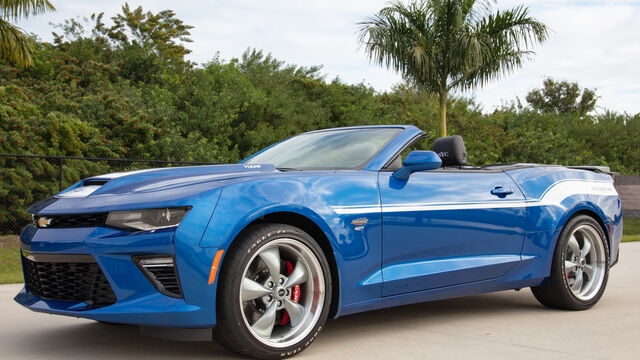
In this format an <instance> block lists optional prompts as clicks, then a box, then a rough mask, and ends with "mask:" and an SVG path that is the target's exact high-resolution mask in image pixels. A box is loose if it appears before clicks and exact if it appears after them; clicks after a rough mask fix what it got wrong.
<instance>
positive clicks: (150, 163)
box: [0, 154, 214, 235]
mask: <svg viewBox="0 0 640 360" xmlns="http://www.w3.org/2000/svg"><path fill="white" fill-rule="evenodd" d="M212 164H214V163H206V162H192V161H166V160H138V159H109V158H86V157H74V156H43V155H20V154H0V235H10V234H19V233H20V231H21V230H22V228H24V226H25V225H26V224H28V223H29V222H30V221H31V216H30V215H29V214H27V212H26V209H27V208H28V207H29V205H31V204H32V203H34V202H36V201H39V200H42V199H45V198H47V197H49V196H52V195H54V194H56V193H58V192H59V191H61V190H62V189H65V188H66V187H68V186H70V185H72V184H74V183H76V182H78V181H80V180H81V179H84V178H88V177H91V176H96V175H100V174H106V173H112V172H121V171H130V170H138V169H148V168H155V167H171V166H188V165H212Z"/></svg>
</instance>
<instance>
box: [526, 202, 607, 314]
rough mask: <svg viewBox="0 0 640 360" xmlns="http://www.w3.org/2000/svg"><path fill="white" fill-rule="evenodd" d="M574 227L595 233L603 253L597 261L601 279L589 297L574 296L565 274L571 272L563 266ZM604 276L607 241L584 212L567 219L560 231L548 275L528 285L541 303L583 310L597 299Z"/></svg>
mask: <svg viewBox="0 0 640 360" xmlns="http://www.w3.org/2000/svg"><path fill="white" fill-rule="evenodd" d="M578 229H587V230H589V231H592V230H593V231H592V233H593V234H597V235H598V236H597V237H595V238H596V239H597V240H598V241H599V242H600V244H601V245H602V248H601V249H602V250H603V252H604V259H602V262H601V263H602V265H603V267H602V266H601V271H603V273H599V275H598V277H597V279H601V281H598V282H595V284H594V285H593V286H594V287H593V288H592V290H591V291H590V294H589V296H588V297H585V298H580V297H578V295H576V294H575V293H574V291H573V290H572V289H571V285H570V279H569V274H570V273H571V272H570V271H569V272H567V271H566V269H565V264H566V263H567V262H566V260H567V257H569V258H571V257H572V256H573V255H572V253H571V250H569V249H568V246H569V241H570V239H571V236H572V235H573V234H574V233H575V232H576V231H579V230H578ZM596 245H597V244H596ZM594 251H597V250H594ZM583 265H584V262H583ZM595 278H596V277H595V276H594V279H595ZM608 278H609V246H608V244H607V240H606V237H605V234H604V232H603V231H602V227H601V226H600V224H599V223H598V222H597V221H595V220H594V219H593V218H592V217H590V216H588V215H577V216H575V217H573V218H571V219H570V220H569V221H568V222H567V224H566V225H565V227H564V228H563V229H562V232H561V233H560V237H559V238H558V243H557V245H556V248H555V252H554V255H553V262H552V265H551V274H550V276H549V278H548V279H547V280H546V281H545V282H544V283H543V284H542V285H540V286H534V287H531V291H532V292H533V295H534V296H535V297H536V299H537V300H538V301H539V302H540V303H541V304H542V305H544V306H547V307H550V308H553V309H563V310H586V309H589V308H591V307H592V306H594V305H595V304H596V303H597V302H598V300H600V298H601V297H602V294H603V293H604V290H605V288H606V286H607V280H608ZM571 280H573V279H571ZM589 281H591V280H589ZM581 284H582V283H581ZM597 284H600V286H599V288H596V287H595V286H596V285H597ZM578 287H580V286H578Z"/></svg>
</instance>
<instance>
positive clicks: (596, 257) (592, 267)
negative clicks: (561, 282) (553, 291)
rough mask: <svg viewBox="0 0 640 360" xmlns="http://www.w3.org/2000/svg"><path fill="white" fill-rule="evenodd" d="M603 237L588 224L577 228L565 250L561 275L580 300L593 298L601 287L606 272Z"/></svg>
mask: <svg viewBox="0 0 640 360" xmlns="http://www.w3.org/2000/svg"><path fill="white" fill-rule="evenodd" d="M603 241H604V239H602V237H601V236H600V234H599V232H598V231H597V230H596V229H595V228H594V227H593V226H591V225H586V224H585V225H580V226H578V227H576V228H575V229H574V230H573V232H572V233H571V236H570V237H569V241H568V242H567V247H566V249H565V258H564V278H565V279H566V281H567V285H568V286H569V288H570V289H571V292H572V293H573V295H574V296H575V297H577V298H578V299H580V300H583V301H586V300H590V299H592V298H593V297H594V296H595V295H596V294H597V293H598V291H599V290H600V287H601V286H602V284H603V282H604V278H605V274H606V259H605V249H604V245H603Z"/></svg>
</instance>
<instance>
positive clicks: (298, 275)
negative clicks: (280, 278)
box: [283, 260, 307, 289]
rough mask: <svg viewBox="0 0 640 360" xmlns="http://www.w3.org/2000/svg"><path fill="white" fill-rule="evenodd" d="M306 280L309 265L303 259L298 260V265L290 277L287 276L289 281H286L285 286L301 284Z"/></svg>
mask: <svg viewBox="0 0 640 360" xmlns="http://www.w3.org/2000/svg"><path fill="white" fill-rule="evenodd" d="M305 281H307V267H306V266H305V265H304V263H303V262H302V261H300V260H298V262H297V263H296V267H295V268H294V269H293V271H292V272H291V274H289V278H287V282H286V283H284V285H283V286H284V287H285V288H287V289H288V288H290V287H292V286H296V285H300V284H302V283H303V282H305Z"/></svg>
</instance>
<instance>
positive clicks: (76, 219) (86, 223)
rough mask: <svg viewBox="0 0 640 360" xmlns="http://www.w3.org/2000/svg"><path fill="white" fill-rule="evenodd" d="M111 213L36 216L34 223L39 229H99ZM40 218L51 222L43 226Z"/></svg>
mask: <svg viewBox="0 0 640 360" xmlns="http://www.w3.org/2000/svg"><path fill="white" fill-rule="evenodd" d="M108 216H109V213H95V214H71V215H42V216H38V215H35V216H34V217H33V221H34V223H35V224H36V226H38V227H46V228H79V227H99V226H104V225H105V223H106V222H107V217H108ZM40 218H43V219H48V220H50V221H49V222H48V224H47V225H46V226H41V225H40V224H39V222H38V220H39V219H40Z"/></svg>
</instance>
